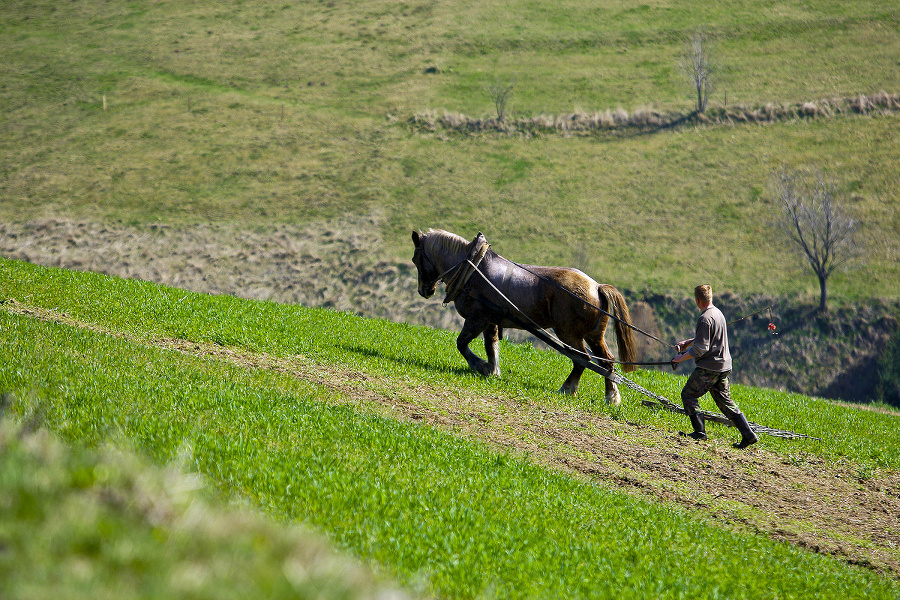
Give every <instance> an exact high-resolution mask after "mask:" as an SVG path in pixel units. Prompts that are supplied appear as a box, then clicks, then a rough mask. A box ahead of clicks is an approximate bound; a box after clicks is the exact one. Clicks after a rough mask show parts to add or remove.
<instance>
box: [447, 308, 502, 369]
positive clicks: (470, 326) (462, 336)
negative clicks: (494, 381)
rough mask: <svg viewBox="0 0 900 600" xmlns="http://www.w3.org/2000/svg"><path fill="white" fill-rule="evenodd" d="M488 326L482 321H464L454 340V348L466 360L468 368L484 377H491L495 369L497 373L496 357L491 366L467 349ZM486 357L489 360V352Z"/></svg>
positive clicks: (487, 323)
mask: <svg viewBox="0 0 900 600" xmlns="http://www.w3.org/2000/svg"><path fill="white" fill-rule="evenodd" d="M490 325H491V324H490V323H489V322H488V321H486V320H483V319H466V322H465V323H464V324H463V328H462V331H461V332H460V333H459V337H458V338H456V348H457V350H459V353H460V354H462V355H463V358H465V359H466V362H467V363H468V364H469V368H470V369H472V370H473V371H475V372H476V373H480V374H482V375H486V376H487V375H493V374H494V373H493V371H494V369H497V370H498V373H499V367H497V363H496V357H495V358H494V364H493V365H491V364H490V363H488V362H486V361H484V360H482V359H481V358H479V357H478V356H477V355H476V354H475V353H474V352H472V350H470V349H469V344H471V343H472V340H474V339H475V338H477V337H478V336H479V335H481V332H483V331H485V329H487V328H488V327H489V326H490ZM487 345H488V344H487V338H485V347H487ZM488 357H489V358H490V352H488Z"/></svg>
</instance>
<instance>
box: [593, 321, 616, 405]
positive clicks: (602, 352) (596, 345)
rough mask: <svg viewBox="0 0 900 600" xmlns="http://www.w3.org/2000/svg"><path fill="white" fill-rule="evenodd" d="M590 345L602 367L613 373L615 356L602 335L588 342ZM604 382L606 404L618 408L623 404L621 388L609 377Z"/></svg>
mask: <svg viewBox="0 0 900 600" xmlns="http://www.w3.org/2000/svg"><path fill="white" fill-rule="evenodd" d="M588 345H589V346H590V347H591V351H592V352H593V353H594V355H595V356H597V357H598V358H599V359H600V360H599V361H598V362H599V363H600V365H601V366H603V367H605V368H607V369H609V370H610V371H612V369H613V363H612V361H613V355H612V352H610V350H609V346H607V345H606V340H604V339H603V335H602V333H601V335H600V337H599V338H596V337H595V338H593V339H591V340H588ZM604 359H605V360H604ZM606 361H609V362H606ZM603 381H604V382H605V383H606V403H607V404H611V405H612V406H618V405H619V404H621V403H622V395H621V394H619V387H618V386H617V385H616V383H615V382H614V381H612V380H611V379H610V378H609V377H604V378H603Z"/></svg>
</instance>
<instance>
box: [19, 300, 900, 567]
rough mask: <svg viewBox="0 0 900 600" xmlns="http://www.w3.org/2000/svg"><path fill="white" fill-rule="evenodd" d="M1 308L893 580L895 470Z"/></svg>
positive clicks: (899, 489)
mask: <svg viewBox="0 0 900 600" xmlns="http://www.w3.org/2000/svg"><path fill="white" fill-rule="evenodd" d="M2 306H3V308H4V309H5V310H7V311H9V312H11V313H15V314H20V315H27V316H31V317H34V318H39V319H42V320H47V321H54V322H58V323H62V324H66V325H69V326H72V327H79V328H84V329H89V330H92V331H96V332H98V333H103V334H106V335H110V336H115V337H118V338H124V339H129V340H130V341H133V342H135V343H140V344H146V345H151V346H155V347H163V348H169V349H174V350H178V351H181V352H184V353H186V354H190V355H194V356H201V357H206V358H209V359H212V360H222V361H228V362H231V363H233V364H237V365H240V366H243V367H246V368H251V369H267V370H271V371H274V372H279V373H283V374H287V375H289V376H292V377H297V378H300V379H303V380H307V381H311V382H313V383H316V384H318V385H322V386H325V387H328V388H330V389H332V390H334V391H335V392H338V395H336V398H337V399H336V401H341V402H347V403H350V404H352V405H354V406H358V407H361V408H363V409H368V410H373V409H374V410H377V411H378V412H380V413H382V414H385V415H388V416H391V417H393V418H397V419H402V420H408V421H414V422H420V423H425V424H428V425H430V426H434V427H437V428H440V429H442V430H446V431H450V432H452V433H454V434H455V435H461V436H463V437H466V438H470V439H475V440H480V441H483V442H486V443H488V444H490V445H492V446H494V447H496V448H499V449H501V450H509V451H512V452H515V453H517V454H526V455H528V456H529V457H530V458H531V459H532V460H534V461H536V462H538V463H541V464H545V465H548V466H550V467H552V468H557V469H561V470H564V471H567V472H570V473H574V474H576V475H578V476H583V477H586V478H588V479H590V480H592V481H594V482H596V483H598V484H600V485H603V486H606V487H610V488H616V489H622V490H625V491H627V492H629V493H633V494H636V495H640V496H644V497H648V498H650V499H654V500H660V501H663V502H667V503H671V504H673V505H677V506H680V507H684V508H686V509H688V510H690V511H694V513H695V514H696V515H697V517H698V527H699V526H703V527H705V526H710V525H715V524H720V525H725V526H729V527H732V528H734V529H736V530H744V531H752V532H761V533H764V534H765V535H768V536H770V537H772V538H775V539H780V540H784V541H786V542H788V543H791V544H795V545H798V546H801V547H804V548H808V549H810V550H812V551H814V552H820V553H824V554H830V555H834V556H836V557H838V558H841V559H843V560H845V561H847V562H848V563H852V564H858V565H862V566H865V567H868V568H871V569H873V570H876V571H879V572H883V573H886V574H888V575H890V576H893V577H900V472H891V473H881V474H876V475H875V476H873V477H869V478H865V479H860V478H859V477H858V476H857V474H856V473H855V472H854V471H853V470H852V469H851V468H849V467H848V468H839V467H836V466H834V465H832V464H830V463H827V462H826V461H823V460H819V459H815V458H810V457H802V458H796V457H785V456H782V455H778V454H774V453H772V452H768V451H766V450H765V449H763V448H760V447H754V448H751V449H749V450H745V451H737V450H733V449H732V448H731V447H730V446H729V445H727V444H726V443H724V442H716V441H714V442H709V443H697V442H693V441H689V440H687V439H685V438H681V437H679V436H678V435H677V434H675V433H673V432H671V431H666V430H660V429H655V428H653V427H650V426H646V425H639V424H635V423H628V422H622V421H617V420H614V419H613V418H611V417H609V416H606V415H598V414H594V413H590V412H586V411H582V410H578V409H576V408H571V407H553V408H548V407H546V406H539V405H534V404H529V403H525V402H520V401H518V400H517V399H515V398H508V397H502V396H498V397H478V396H468V395H465V394H463V393H461V392H454V391H447V390H435V389H431V388H428V387H417V386H410V385H409V384H408V383H403V382H398V381H392V380H385V379H380V378H373V377H370V376H368V375H366V374H364V373H360V372H355V371H348V370H343V369H339V368H335V367H333V366H326V365H321V364H316V363H314V362H312V361H310V360H308V359H306V358H304V357H302V356H292V357H276V356H273V355H269V354H265V353H254V352H249V351H246V350H243V349H240V348H227V347H222V346H218V345H214V344H206V343H197V342H192V341H189V340H179V339H144V338H135V337H134V336H130V335H128V334H124V333H121V332H115V331H110V330H106V329H104V328H102V327H98V326H95V325H92V324H89V323H84V322H79V321H77V320H75V319H73V318H71V317H70V316H68V315H66V314H65V313H59V312H55V311H51V310H46V309H41V308H36V307H29V306H26V305H23V304H21V303H19V302H17V301H15V300H10V301H8V302H6V303H5V304H3V305H2Z"/></svg>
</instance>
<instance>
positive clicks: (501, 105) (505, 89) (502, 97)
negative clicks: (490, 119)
mask: <svg viewBox="0 0 900 600" xmlns="http://www.w3.org/2000/svg"><path fill="white" fill-rule="evenodd" d="M514 87H516V82H515V81H512V80H510V81H509V82H506V83H504V82H503V80H501V79H498V80H497V81H495V82H494V83H492V84H490V85H489V86H488V87H487V91H488V94H490V95H491V100H492V101H493V102H494V108H496V109H497V120H498V121H502V120H503V118H504V117H505V116H506V103H507V102H508V101H509V95H510V94H511V93H512V90H513V88H514Z"/></svg>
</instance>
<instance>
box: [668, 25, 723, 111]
mask: <svg viewBox="0 0 900 600" xmlns="http://www.w3.org/2000/svg"><path fill="white" fill-rule="evenodd" d="M678 68H679V69H680V70H681V72H682V73H684V75H685V76H686V77H687V78H688V81H690V83H691V85H692V86H693V87H694V89H695V90H696V91H697V112H698V113H702V112H703V111H705V110H706V104H707V103H708V102H709V96H710V94H712V91H713V87H714V84H715V76H716V73H717V71H718V67H717V66H716V64H715V63H714V62H713V60H712V53H711V50H710V44H709V42H708V41H707V39H706V36H705V35H704V34H702V33H694V34H693V35H691V39H689V40H688V41H687V43H686V44H685V49H684V54H683V55H682V56H681V60H680V61H679V63H678Z"/></svg>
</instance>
